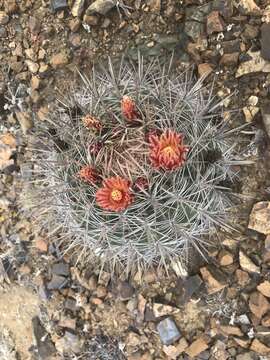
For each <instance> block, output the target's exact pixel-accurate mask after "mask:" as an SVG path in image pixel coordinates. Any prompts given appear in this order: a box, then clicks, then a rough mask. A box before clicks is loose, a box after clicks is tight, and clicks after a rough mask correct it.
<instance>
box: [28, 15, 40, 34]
mask: <svg viewBox="0 0 270 360" xmlns="http://www.w3.org/2000/svg"><path fill="white" fill-rule="evenodd" d="M28 26H29V30H30V32H31V33H33V34H38V33H39V32H40V29H41V23H40V21H39V19H37V18H36V17H33V16H30V17H29V19H28Z"/></svg>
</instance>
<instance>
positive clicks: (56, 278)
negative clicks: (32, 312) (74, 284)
mask: <svg viewBox="0 0 270 360" xmlns="http://www.w3.org/2000/svg"><path fill="white" fill-rule="evenodd" d="M67 285H68V280H67V278H66V277H64V276H60V275H55V274H53V276H52V279H51V280H50V281H49V282H48V283H47V288H48V290H58V289H63V288H65V287H67Z"/></svg>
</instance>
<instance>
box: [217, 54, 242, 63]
mask: <svg viewBox="0 0 270 360" xmlns="http://www.w3.org/2000/svg"><path fill="white" fill-rule="evenodd" d="M238 58H239V53H238V52H234V53H230V54H224V55H222V57H221V59H220V62H219V64H220V65H222V66H236V65H237V64H238Z"/></svg>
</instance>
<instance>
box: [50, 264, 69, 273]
mask: <svg viewBox="0 0 270 360" xmlns="http://www.w3.org/2000/svg"><path fill="white" fill-rule="evenodd" d="M52 273H53V274H55V275H63V276H69V266H68V264H66V263H63V262H60V263H56V264H53V266H52Z"/></svg>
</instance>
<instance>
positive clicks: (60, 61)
mask: <svg viewBox="0 0 270 360" xmlns="http://www.w3.org/2000/svg"><path fill="white" fill-rule="evenodd" d="M68 63H69V57H68V55H67V53H66V52H65V51H62V52H60V53H58V54H55V55H53V56H52V57H51V59H50V64H51V65H52V67H53V68H57V67H60V66H63V65H67V64H68Z"/></svg>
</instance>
